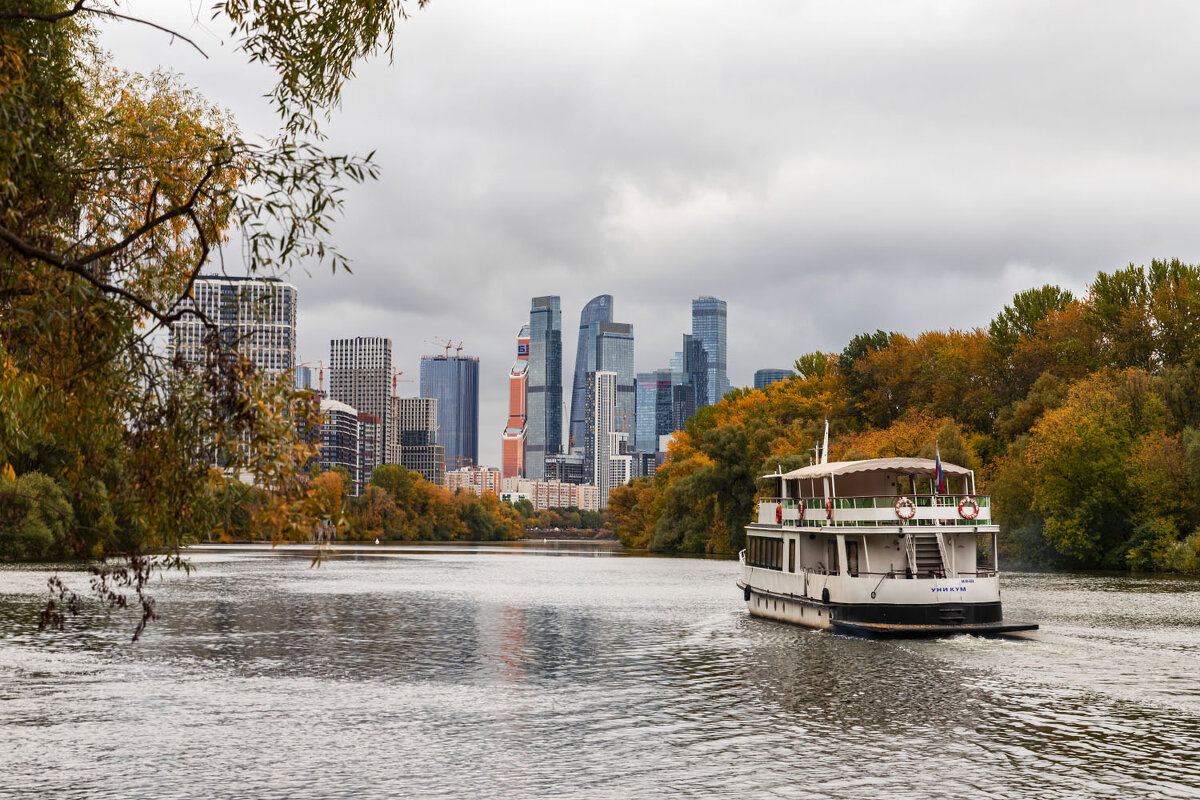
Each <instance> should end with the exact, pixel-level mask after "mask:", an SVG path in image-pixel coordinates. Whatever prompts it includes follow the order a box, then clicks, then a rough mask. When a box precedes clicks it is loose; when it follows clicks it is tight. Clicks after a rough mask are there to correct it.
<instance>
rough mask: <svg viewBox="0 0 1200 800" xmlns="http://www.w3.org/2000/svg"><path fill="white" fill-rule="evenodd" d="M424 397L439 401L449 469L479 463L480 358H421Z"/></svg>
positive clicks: (440, 437) (440, 436) (441, 440)
mask: <svg viewBox="0 0 1200 800" xmlns="http://www.w3.org/2000/svg"><path fill="white" fill-rule="evenodd" d="M421 396H422V397H431V398H434V399H436V400H437V420H438V443H439V444H441V445H444V446H445V448H446V468H447V470H454V469H458V468H459V467H467V466H473V465H475V464H478V463H479V359H478V358H475V357H473V356H460V355H455V356H451V355H449V354H447V355H438V356H422V357H421Z"/></svg>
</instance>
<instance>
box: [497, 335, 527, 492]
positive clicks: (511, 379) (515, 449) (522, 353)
mask: <svg viewBox="0 0 1200 800" xmlns="http://www.w3.org/2000/svg"><path fill="white" fill-rule="evenodd" d="M529 338H530V337H529V326H528V325H526V326H524V327H522V328H521V331H520V333H518V334H517V360H516V361H515V362H513V365H512V369H510V370H509V371H508V422H507V423H506V424H505V426H504V432H503V433H501V434H500V471H501V472H502V473H503V474H504V477H506V478H516V477H524V475H525V452H526V451H525V448H526V443H527V438H528V431H527V426H528V421H529V416H528V405H527V400H528V396H529Z"/></svg>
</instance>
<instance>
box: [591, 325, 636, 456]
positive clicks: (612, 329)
mask: <svg viewBox="0 0 1200 800" xmlns="http://www.w3.org/2000/svg"><path fill="white" fill-rule="evenodd" d="M596 370H597V371H598V372H599V371H606V372H615V373H616V374H617V394H616V415H615V416H614V418H613V430H615V431H617V432H619V433H628V434H629V441H630V442H632V441H633V440H634V436H635V433H634V432H635V431H636V430H637V422H636V420H637V385H636V384H637V378H636V373H634V371H633V326H632V325H629V324H627V323H624V322H601V323H600V325H599V333H598V334H597V336H596Z"/></svg>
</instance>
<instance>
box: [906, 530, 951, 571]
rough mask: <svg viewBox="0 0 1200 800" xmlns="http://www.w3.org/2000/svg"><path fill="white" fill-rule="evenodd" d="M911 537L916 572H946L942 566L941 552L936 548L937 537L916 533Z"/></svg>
mask: <svg viewBox="0 0 1200 800" xmlns="http://www.w3.org/2000/svg"><path fill="white" fill-rule="evenodd" d="M913 536H914V537H915V541H914V543H913V544H914V549H915V551H916V555H917V572H918V573H922V574H928V573H932V572H936V573H938V574H939V575H942V574H945V571H946V570H945V568H944V565H943V564H942V551H941V549H940V548H939V547H938V540H937V535H936V534H931V533H917V534H913Z"/></svg>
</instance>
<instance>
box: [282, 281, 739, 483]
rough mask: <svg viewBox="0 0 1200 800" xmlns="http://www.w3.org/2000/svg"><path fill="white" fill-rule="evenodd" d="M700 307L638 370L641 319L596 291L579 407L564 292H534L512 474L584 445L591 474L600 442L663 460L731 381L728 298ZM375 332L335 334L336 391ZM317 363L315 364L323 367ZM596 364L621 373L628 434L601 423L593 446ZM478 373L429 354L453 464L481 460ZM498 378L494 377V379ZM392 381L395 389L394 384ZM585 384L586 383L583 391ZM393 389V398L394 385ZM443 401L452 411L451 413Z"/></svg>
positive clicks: (515, 378)
mask: <svg viewBox="0 0 1200 800" xmlns="http://www.w3.org/2000/svg"><path fill="white" fill-rule="evenodd" d="M691 311H692V328H693V330H692V332H691V333H685V334H683V339H682V346H681V349H680V350H679V351H677V352H676V353H675V355H674V357H673V358H671V359H670V362H671V363H670V368H660V369H657V370H652V371H650V372H643V373H638V372H636V371H635V369H636V360H635V337H634V326H633V325H632V324H629V323H621V322H613V321H612V317H613V312H614V300H613V296H612V295H607V294H606V295H598V296H596V297H594V298H592V299H591V300H590V301H589V302H588V303H586V304H585V305H584V307H583V309H582V310H581V313H580V337H581V338H580V340H579V341H578V342H577V343H576V355H577V360H576V364H575V369H574V370H573V372H574V373H575V375H577V374H578V373H579V372H581V371H582V372H583V373H584V378H583V384H584V385H582V386H578V387H576V386H575V385H573V386H572V407H570V408H568V407H567V406H566V404H565V403H563V402H562V400H563V398H564V395H563V393H562V389H563V386H562V373H563V371H564V370H563V366H564V365H563V363H562V348H563V343H562V307H561V300H560V298H559V297H558V296H557V295H545V296H539V297H534V298H532V299H531V305H530V316H529V324H528V325H523V326H522V327H521V330H520V332H519V333H518V336H517V340H518V341H517V351H518V352H517V357H516V359H515V361H514V362H512V367H511V368H510V369H509V370H508V374H507V378H508V381H507V384H508V387H507V388H508V392H507V395H508V402H507V405H508V409H507V411H508V414H507V420H506V423H505V425H504V427H503V429H502V432H501V436H500V439H501V442H500V445H501V446H500V459H499V463H500V465H501V466H500V469H501V471H502V472H503V473H504V475H505V477H524V478H531V479H535V480H539V479H544V478H545V477H546V476H547V475H548V473H547V470H548V466H547V457H548V456H549V457H560V456H562V455H563V454H568V453H571V452H574V453H578V454H579V455H580V456H583V455H584V451H585V450H588V451H589V452H588V458H587V459H586V461H587V462H590V463H588V464H587V468H588V472H589V473H592V474H591V475H590V476H589V477H590V479H591V480H596V479H598V478H601V477H603V476H602V475H598V474H596V467H597V465H596V464H595V463H594V462H595V451H596V450H598V449H599V450H605V449H608V450H612V453H611V454H610V455H611V456H616V455H622V454H629V455H631V456H632V455H633V454H635V453H639V452H640V453H649V454H655V453H657V454H658V456H659V461H660V463H661V455H662V454H661V453H660V452H659V446H660V443H661V441H662V437H664V436H666V435H668V434H669V433H671V432H674V431H675V430H678V429H680V428H682V427H683V426H684V425H685V424H686V422H687V420H688V419H689V418H690V417H691V416H692V415H693V414H695V412H696V410H697V409H698V408H700V407H702V406H704V405H709V404H711V403H713V402H716V401H717V399H719V396H720V395H723V394H724V393H725V391H727V389H728V387H729V381H728V377H727V374H726V369H727V361H726V357H725V348H726V338H727V321H726V320H727V315H726V303H725V301H724V300H721V299H718V298H714V297H711V296H702V297H697V298H694V299H693V300H692V303H691ZM369 341H371V340H369V339H366V338H364V337H359V338H358V339H354V340H352V339H346V340H334V341H333V342H331V362H332V363H331V364H330V368H331V372H332V373H333V375H332V377H331V384H333V385H332V386H331V389H332V390H333V391H336V392H343V391H346V390H347V387H346V385H345V379H346V375H347V373H346V367H345V362H346V361H347V360H352V359H351V358H350V356H349V355H346V354H344V353H343V354H340V355H339V352H338V346H339V344H340V345H341V346H342V348H343V349H346V350H348V351H349V352H351V353H353V352H354V351H353V347H352V345H353V344H354V343H359V345H358V349H359V350H363V349H370V348H366V346H365V345H364V344H362V343H363V342H369ZM376 341H378V342H381V343H382V342H385V341H386V343H387V344H388V345H390V340H383V339H377V340H376ZM510 341H511V340H510ZM443 343H444V342H443ZM380 347H382V344H381V345H380ZM376 349H378V348H376ZM387 356H388V362H389V363H388V365H387V366H388V369H387V370H386V373H385V371H384V370H379V374H378V375H377V376H373V377H376V378H377V380H376V381H375V383H379V384H382V385H383V386H384V387H386V386H387V384H388V381H389V379H388V378H385V377H383V376H384V374H387V375H390V374H391V369H390V366H391V365H390V351H389V352H387ZM378 360H379V359H376V361H378ZM373 363H374V362H373ZM376 366H377V365H376ZM297 371H298V372H300V370H297ZM305 371H307V370H305ZM312 371H313V372H315V368H314V369H313V370H312ZM339 372H341V377H339V375H338V373H339ZM589 372H610V373H613V374H615V375H616V376H617V377H616V379H615V380H616V383H615V385H614V387H613V405H614V407H613V413H612V430H611V431H610V432H616V433H619V434H621V436H620V437H618V439H619V441H618V442H617V443H616V444H606V443H605V442H603V441H599V440H597V439H596V438H595V431H594V430H593V431H591V435H592V437H593V441H592V442H591V445H590V447H589V446H588V443H587V441H586V440H587V438H588V434H589V431H588V427H589V423H588V420H587V405H588V401H589V398H588V397H587V396H586V395H587V391H588V388H587V374H588V373H589ZM313 377H316V376H315V375H297V376H296V381H297V383H298V385H300V384H303V385H309V386H311V385H312V383H313V380H312V378H313ZM359 377H360V378H361V377H362V376H361V375H360V376H359ZM479 379H480V378H479V360H478V359H477V358H473V357H465V358H464V357H461V356H458V357H452V354H451V351H450V350H449V349H447V352H446V353H445V355H444V356H425V357H423V358H422V359H421V389H420V394H421V395H422V396H426V397H430V398H432V397H434V396H435V394H436V398H437V399H438V400H439V412H438V416H439V417H443V418H442V419H440V420H439V422H438V427H439V428H441V429H442V436H441V439H442V441H441V444H442V446H443V447H444V448H445V461H444V463H445V466H446V468H448V469H454V468H456V467H459V466H463V465H467V464H478V462H479V442H478V423H479V419H478V415H479V410H478V409H479V400H480V398H479V394H480V387H479ZM493 380H494V378H489V381H493ZM439 382H440V384H441V385H442V388H440V389H439V388H437V386H435V384H438V383H439ZM447 382H451V383H454V385H455V386H456V387H457V388H455V389H454V392H455V393H465V395H464V396H465V399H466V403H465V407H463V404H462V403H459V402H457V400H456V399H455V398H452V397H451V396H449V394H447V391H448V388H447V386H448V384H447ZM391 388H392V390H393V391H394V390H395V387H394V385H393V386H392V387H391ZM577 388H578V389H582V390H583V391H581V392H577V391H576V389H577ZM331 393H332V392H331ZM718 393H720V395H718ZM577 394H581V395H584V397H583V400H582V403H583V405H582V406H577V405H575V403H576V395H577ZM713 395H718V396H717V397H714V396H713ZM387 396H388V397H389V398H390V393H387ZM334 399H340V400H342V402H345V403H346V404H347V405H351V406H352V407H354V408H356V410H359V409H358V406H353V405H352V402H358V403H359V405H361V406H364V408H363V409H362V410H364V411H366V412H367V413H370V408H369V407H367V406H366V404H365V403H363V401H362V400H360V399H359V398H357V397H353V396H347V395H345V394H342V395H341V396H340V397H338V396H337V395H334ZM442 408H444V409H446V410H445V411H444V412H443V411H442V410H441V409H442ZM580 410H582V416H583V417H584V419H583V420H579V419H577V418H578V417H579V416H581V413H580ZM568 412H571V413H568ZM491 413H494V412H489V414H491ZM391 414H392V411H391V406H390V405H387V404H385V408H384V409H383V412H382V414H380V415H378V416H379V417H380V418H381V428H382V436H383V438H382V441H380V443H379V444H380V446H379V447H378V448H377V449H378V451H380V459H381V461H382V460H384V459H387V460H390V459H391V453H392V446H393V441H392V437H391V436H389V435H387V422H388V419H389V417H390V416H391ZM456 417H457V418H456ZM572 417H575V418H576V419H572ZM564 422H565V423H566V424H564ZM581 423H582V434H581ZM581 436H582V440H581ZM539 439H540V440H541V441H539ZM493 441H494V440H493ZM572 444H573V445H574V446H573V448H572V447H571V445H572ZM492 452H493V453H494V452H495V451H492ZM492 458H495V455H492V456H489V460H490V459H492ZM581 460H582V459H581ZM643 461H645V459H640V458H630V462H631V464H634V465H637V466H636V472H635V474H641V472H642V469H641V467H640V465H641V464H642V463H643ZM645 463H649V461H645ZM561 466H562V465H560V464H558V463H557V462H556V463H555V471H556V472H558V471H561ZM581 466H582V465H581ZM618 471H620V470H618Z"/></svg>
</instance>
